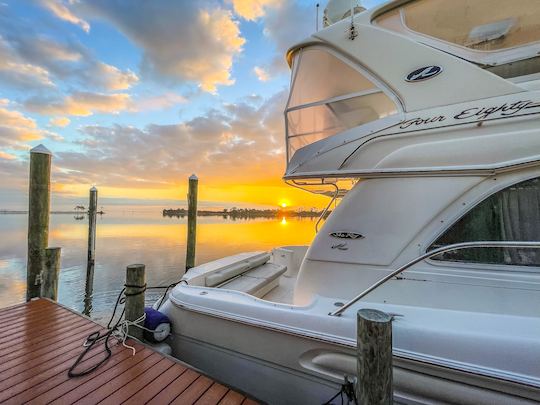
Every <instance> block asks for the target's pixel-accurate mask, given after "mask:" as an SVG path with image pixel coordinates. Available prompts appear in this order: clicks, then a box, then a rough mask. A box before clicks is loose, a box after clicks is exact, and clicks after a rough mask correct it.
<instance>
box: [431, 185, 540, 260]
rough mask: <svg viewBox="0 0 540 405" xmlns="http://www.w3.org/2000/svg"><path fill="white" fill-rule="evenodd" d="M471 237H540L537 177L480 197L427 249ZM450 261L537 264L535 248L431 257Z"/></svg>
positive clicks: (538, 254) (539, 255)
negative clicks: (481, 198)
mask: <svg viewBox="0 0 540 405" xmlns="http://www.w3.org/2000/svg"><path fill="white" fill-rule="evenodd" d="M474 241H540V179H539V178H535V179H532V180H527V181H524V182H521V183H518V184H516V185H513V186H510V187H508V188H506V189H504V190H502V191H499V192H497V193H495V194H494V195H492V196H491V197H488V198H487V199H486V200H484V201H482V202H481V203H480V204H478V205H477V206H476V207H474V208H473V209H472V210H471V211H469V212H468V213H467V214H466V215H465V216H464V217H463V218H461V219H460V220H459V221H458V222H457V223H456V224H454V225H453V226H452V227H451V228H450V229H449V230H448V231H447V232H446V233H445V234H443V235H442V236H441V237H440V238H439V239H437V241H435V243H433V245H431V246H430V248H429V250H432V249H436V248H439V247H442V246H446V245H450V244H454V243H460V242H474ZM433 259H434V260H444V261H453V262H469V263H489V264H507V265H519V266H540V251H539V250H538V249H518V248H474V249H464V250H461V251H455V252H449V253H444V254H442V255H438V256H436V257H434V258H433Z"/></svg>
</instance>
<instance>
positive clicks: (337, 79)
mask: <svg viewBox="0 0 540 405" xmlns="http://www.w3.org/2000/svg"><path fill="white" fill-rule="evenodd" d="M291 83H292V84H291V93H290V95H289V101H288V103H287V109H286V111H285V119H286V123H287V156H288V160H290V159H291V158H292V156H293V155H294V153H295V152H296V151H297V150H298V149H300V148H302V147H304V146H306V145H309V144H311V143H313V142H316V141H319V140H321V139H325V138H328V137H329V136H332V135H335V134H337V133H339V132H342V131H344V130H346V129H349V128H353V127H356V126H358V125H362V124H365V123H367V122H370V121H374V120H377V119H379V118H383V117H386V116H388V115H391V114H395V113H396V112H397V107H396V104H395V103H394V101H392V99H390V97H388V96H387V95H386V94H385V93H384V92H383V91H382V90H381V89H380V88H379V87H377V85H376V84H375V83H374V81H373V80H371V79H369V78H368V75H367V74H364V73H362V72H360V71H359V70H358V69H357V68H353V67H352V66H351V65H350V64H349V63H348V62H346V61H345V60H342V59H340V58H338V57H337V56H336V55H334V54H333V53H331V52H330V51H329V50H326V49H324V48H322V47H309V48H303V49H300V50H298V51H297V52H296V53H295V54H294V56H293V78H292V82H291Z"/></svg>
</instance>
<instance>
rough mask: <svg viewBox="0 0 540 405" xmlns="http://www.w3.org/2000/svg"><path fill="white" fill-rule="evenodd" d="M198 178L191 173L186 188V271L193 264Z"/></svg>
mask: <svg viewBox="0 0 540 405" xmlns="http://www.w3.org/2000/svg"><path fill="white" fill-rule="evenodd" d="M198 186H199V179H198V178H197V176H195V175H194V174H192V175H191V176H190V177H189V190H188V222H187V247H186V271H187V270H189V269H191V268H192V267H194V266H195V244H196V238H197V235H196V234H197V188H198Z"/></svg>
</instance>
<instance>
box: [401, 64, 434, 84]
mask: <svg viewBox="0 0 540 405" xmlns="http://www.w3.org/2000/svg"><path fill="white" fill-rule="evenodd" d="M441 72H442V67H440V66H425V67H422V68H420V69H416V70H414V71H412V72H411V73H409V74H408V75H407V78H406V79H405V80H406V81H408V82H420V81H422V80H427V79H431V78H432V77H435V76H437V75H438V74H439V73H441Z"/></svg>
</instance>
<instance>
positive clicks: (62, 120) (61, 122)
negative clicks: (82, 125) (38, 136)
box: [49, 117, 71, 128]
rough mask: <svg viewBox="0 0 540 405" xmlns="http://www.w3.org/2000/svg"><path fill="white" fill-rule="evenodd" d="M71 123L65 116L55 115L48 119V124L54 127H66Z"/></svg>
mask: <svg viewBox="0 0 540 405" xmlns="http://www.w3.org/2000/svg"><path fill="white" fill-rule="evenodd" d="M70 123H71V120H70V119H69V118H67V117H56V118H51V119H50V120H49V124H51V125H53V126H55V127H62V128H63V127H67V126H68V125H69V124H70Z"/></svg>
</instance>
